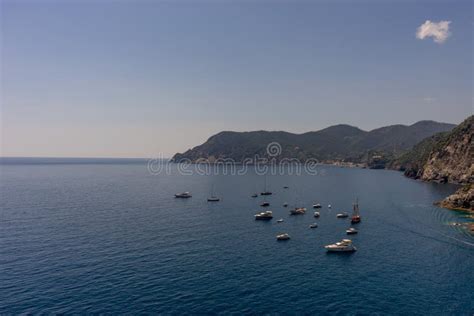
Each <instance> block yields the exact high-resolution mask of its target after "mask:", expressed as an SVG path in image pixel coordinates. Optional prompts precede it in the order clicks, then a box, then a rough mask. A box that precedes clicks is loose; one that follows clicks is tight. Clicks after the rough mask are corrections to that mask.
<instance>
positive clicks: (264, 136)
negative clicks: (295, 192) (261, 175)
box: [173, 121, 455, 162]
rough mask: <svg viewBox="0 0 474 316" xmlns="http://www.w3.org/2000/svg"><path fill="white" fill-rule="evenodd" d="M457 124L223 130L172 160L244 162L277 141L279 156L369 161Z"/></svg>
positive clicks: (266, 155) (321, 159)
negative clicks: (291, 130) (292, 130)
mask: <svg viewBox="0 0 474 316" xmlns="http://www.w3.org/2000/svg"><path fill="white" fill-rule="evenodd" d="M454 126H455V125H452V124H446V123H438V122H434V121H421V122H418V123H415V124H413V125H409V126H406V125H392V126H387V127H382V128H377V129H374V130H372V131H369V132H367V131H363V130H361V129H359V128H357V127H354V126H350V125H342V124H341V125H335V126H331V127H328V128H325V129H322V130H319V131H315V132H308V133H304V134H293V133H288V132H283V131H275V132H268V131H254V132H221V133H218V134H216V135H214V136H212V137H210V138H209V139H208V140H207V141H206V142H205V143H204V144H202V145H199V146H196V147H194V148H192V149H190V150H188V151H186V152H184V153H178V154H176V155H175V156H174V157H173V161H175V162H179V161H182V160H183V159H189V160H191V161H193V162H196V161H198V160H202V159H205V160H208V161H211V162H212V161H215V160H216V159H229V158H230V159H233V160H234V161H236V162H242V161H244V159H246V158H250V159H253V158H254V157H255V156H256V155H258V156H259V157H264V158H269V155H268V153H267V151H266V148H267V145H268V144H269V143H271V142H277V143H278V144H280V146H281V153H280V155H278V156H277V157H275V158H277V159H282V158H297V159H299V160H300V161H304V160H305V159H308V158H315V159H318V160H320V161H349V162H363V161H365V162H367V160H369V159H370V155H372V154H375V153H376V154H383V155H387V156H390V157H393V156H396V155H400V154H401V153H403V152H406V151H407V150H409V149H411V148H412V147H413V146H414V145H415V144H417V143H418V142H420V141H421V140H422V139H424V138H426V137H430V136H432V135H434V134H436V133H439V132H445V131H450V130H451V129H452V128H453V127H454Z"/></svg>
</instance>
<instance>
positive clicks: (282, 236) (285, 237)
mask: <svg viewBox="0 0 474 316" xmlns="http://www.w3.org/2000/svg"><path fill="white" fill-rule="evenodd" d="M276 237H277V240H288V239H290V235H288V234H287V233H284V234H279V235H277V236H276Z"/></svg>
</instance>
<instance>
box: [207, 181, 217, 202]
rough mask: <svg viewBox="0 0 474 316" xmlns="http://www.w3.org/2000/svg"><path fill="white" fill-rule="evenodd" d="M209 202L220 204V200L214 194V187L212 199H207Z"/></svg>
mask: <svg viewBox="0 0 474 316" xmlns="http://www.w3.org/2000/svg"><path fill="white" fill-rule="evenodd" d="M207 201H208V202H219V201H220V199H219V198H218V197H217V196H216V195H215V194H214V185H212V192H211V197H208V198H207Z"/></svg>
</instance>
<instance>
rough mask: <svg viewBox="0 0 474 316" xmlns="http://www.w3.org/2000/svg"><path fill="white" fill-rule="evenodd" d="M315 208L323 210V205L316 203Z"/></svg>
mask: <svg viewBox="0 0 474 316" xmlns="http://www.w3.org/2000/svg"><path fill="white" fill-rule="evenodd" d="M313 208H321V204H319V203H315V204H313Z"/></svg>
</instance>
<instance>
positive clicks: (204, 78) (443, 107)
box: [1, 0, 474, 157]
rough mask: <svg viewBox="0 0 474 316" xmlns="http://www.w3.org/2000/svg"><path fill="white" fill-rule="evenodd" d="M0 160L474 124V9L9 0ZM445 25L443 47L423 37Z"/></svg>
mask: <svg viewBox="0 0 474 316" xmlns="http://www.w3.org/2000/svg"><path fill="white" fill-rule="evenodd" d="M1 3H2V4H1V10H2V12H1V35H2V69H1V75H2V99H1V102H2V122H1V123H2V153H1V155H3V156H63V157H64V156H73V157H150V156H156V155H158V153H163V154H164V155H165V156H170V155H172V154H173V153H175V152H177V151H184V150H186V149H188V148H189V147H192V146H194V145H197V144H200V143H202V142H203V141H205V140H206V139H207V138H208V137H209V136H211V135H212V134H214V133H217V132H219V131H221V130H236V131H246V130H261V129H266V130H287V131H291V132H298V133H299V132H305V131H310V130H318V129H321V128H324V127H327V126H330V125H334V124H338V123H347V124H351V125H355V126H358V127H360V128H362V129H365V130H369V129H373V128H376V127H380V126H384V125H390V124H397V123H402V124H411V123H414V122H416V121H418V120H424V119H431V120H436V121H443V122H450V123H459V122H460V121H462V120H463V119H464V118H465V117H467V116H468V115H471V114H472V112H473V105H472V104H473V95H472V91H473V81H472V76H473V51H472V43H473V27H474V25H473V7H472V6H473V5H472V1H419V2H416V1H383V0H382V1H375V0H374V1H349V0H347V1H306V2H302V1H296V2H294V1H278V2H275V1H233V2H231V1H224V2H218V1H208V2H204V1H177V2H172V1H161V2H160V1H138V2H136V1H87V0H83V1H64V2H62V3H61V2H60V1H51V2H46V1H40V0H37V1H5V0H1ZM426 20H430V21H434V22H439V21H450V22H451V23H449V33H450V36H448V38H447V39H446V40H445V42H444V43H441V44H440V43H436V42H434V41H433V38H432V37H427V38H425V39H423V40H422V39H418V38H417V37H416V32H417V28H418V27H419V26H420V25H422V24H423V23H424V22H425V21H426Z"/></svg>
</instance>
